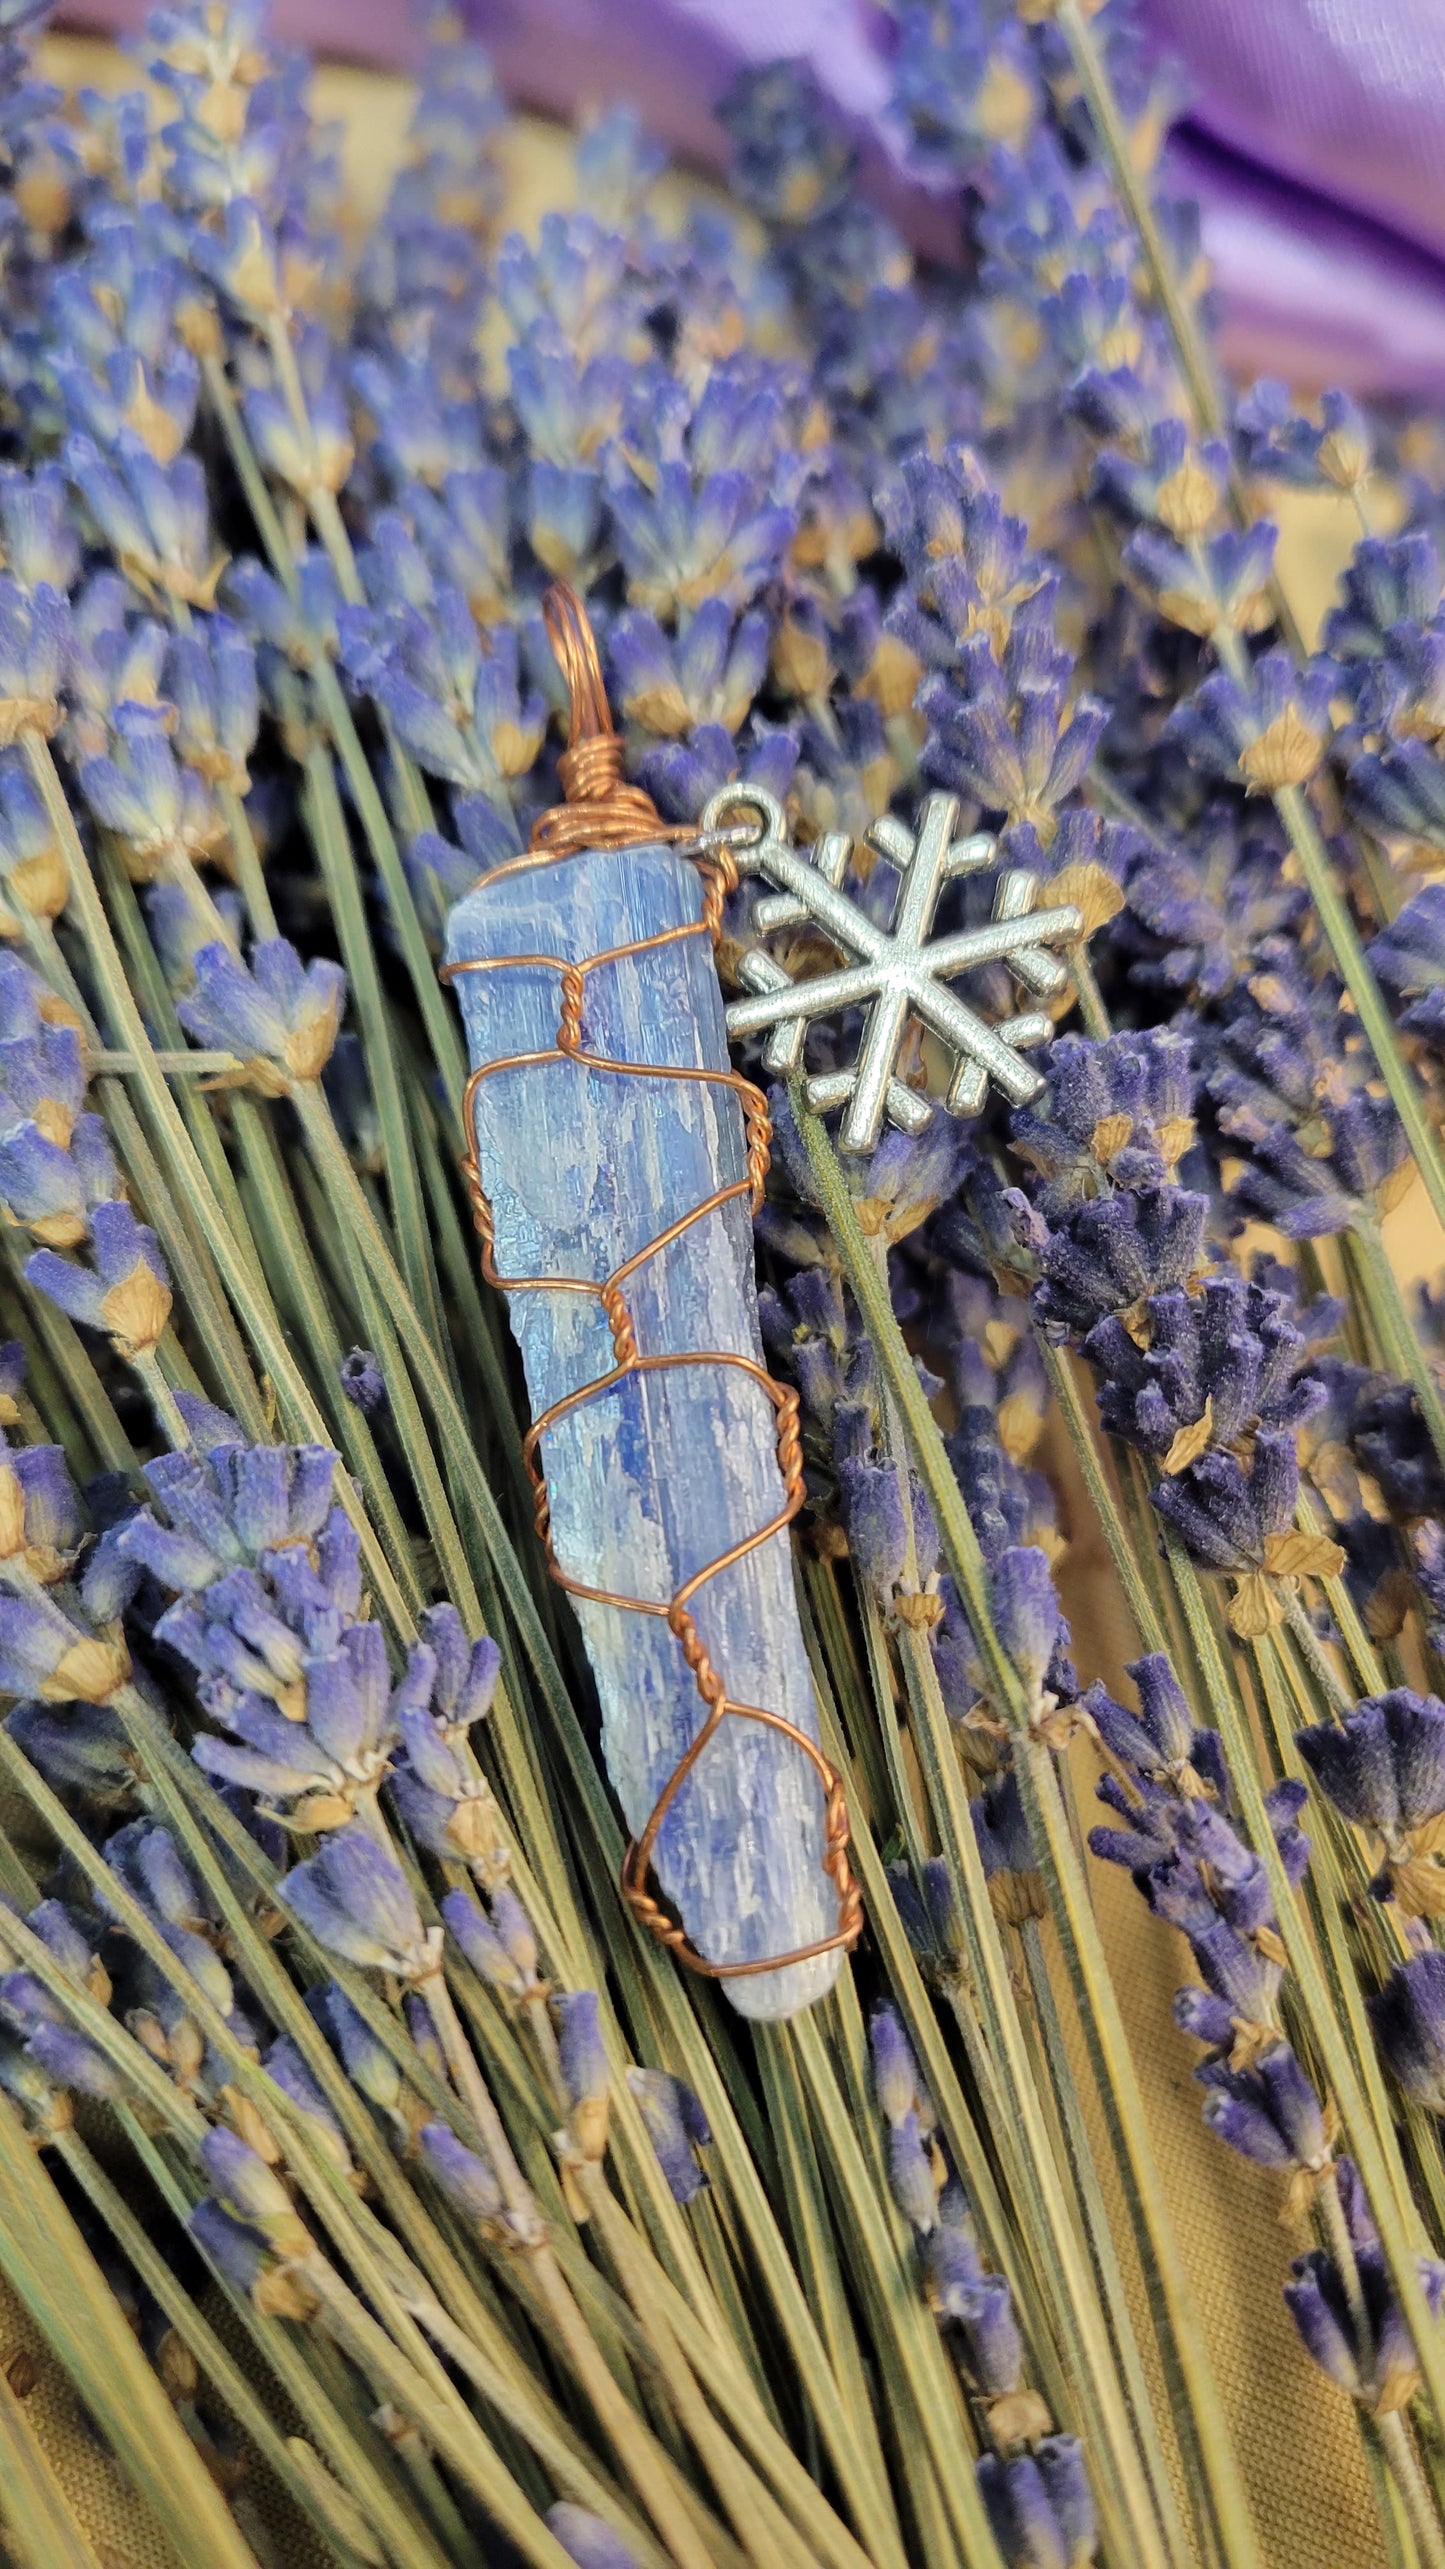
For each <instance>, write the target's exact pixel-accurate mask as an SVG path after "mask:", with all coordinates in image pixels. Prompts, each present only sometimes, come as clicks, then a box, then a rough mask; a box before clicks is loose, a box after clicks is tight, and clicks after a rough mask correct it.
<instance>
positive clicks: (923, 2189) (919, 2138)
mask: <svg viewBox="0 0 1445 2569" xmlns="http://www.w3.org/2000/svg"><path fill="white" fill-rule="evenodd" d="M888 2181H889V2184H890V2185H891V2186H892V2188H893V2200H894V2202H895V2203H896V2204H897V2206H898V2209H899V2211H900V2212H901V2213H903V2215H904V2216H905V2218H906V2219H907V2220H909V2221H911V2222H912V2224H913V2227H914V2229H915V2230H921V2231H922V2232H923V2233H924V2234H925V2236H926V2235H927V2233H928V2232H929V2231H930V2230H931V2229H932V2228H933V2226H934V2223H935V2222H936V2220H937V2218H938V2195H937V2189H936V2187H935V2185H934V2182H933V2161H932V2158H931V2156H930V2155H929V2151H928V2149H927V2146H926V2144H925V2142H924V2139H923V2134H922V2130H921V2128H920V2126H919V2120H918V2115H917V2112H916V2110H915V2109H913V2108H911V2107H910V2109H909V2111H908V2112H907V2113H906V2114H905V2115H903V2116H902V2117H901V2118H900V2120H899V2121H898V2122H896V2123H892V2124H890V2125H889V2128H888Z"/></svg>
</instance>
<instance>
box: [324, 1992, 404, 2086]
mask: <svg viewBox="0 0 1445 2569" xmlns="http://www.w3.org/2000/svg"><path fill="white" fill-rule="evenodd" d="M306 2004H307V2006H308V2007H309V2008H310V2010H311V2013H312V2015H313V2016H314V2017H315V2019H316V2021H317V2023H318V2025H320V2027H321V2028H322V2031H323V2032H324V2033H325V2034H326V2035H327V2036H328V2037H329V2039H330V2041H331V2042H332V2043H333V2044H334V2046H335V2048H336V2050H337V2051H338V2053H339V2054H340V2056H341V2062H342V2066H343V2068H344V2069H345V2071H346V2075H347V2077H348V2078H349V2079H350V2081H351V2084H352V2086H353V2087H355V2088H359V2090H360V2092H361V2094H362V2095H363V2096H364V2097H365V2098H366V2099H367V2102H368V2103H369V2104H371V2105H375V2106H378V2107H379V2108H380V2109H381V2110H382V2111H383V2112H384V2113H395V2112H396V2111H397V2109H398V2107H399V2106H400V2103H401V2095H402V2081H401V2071H400V2070H399V2068H398V2067H397V2064H396V2062H395V2060H394V2059H393V2057H392V2055H391V2053H390V2052H389V2051H388V2050H387V2047H386V2045H385V2043H383V2042H382V2041H381V2040H380V2039H379V2037H378V2036H377V2035H375V2034H373V2032H372V2030H371V2028H370V2026H369V2025H368V2024H367V2022H366V2020H365V2018H364V2017H363V2016H361V2015H359V2014H358V2012H357V2010H356V2008H355V2007H354V2006H353V2004H352V2002H351V2000H350V1999H349V1998H348V1997H347V1995H346V1992H345V1990H344V1989H342V1988H340V1987H339V1986H338V1984H337V1982H335V1981H334V1980H331V1981H328V1982H327V1983H326V1984H325V1986H324V1987H323V1988H320V1989H308V1991H307V1992H306Z"/></svg>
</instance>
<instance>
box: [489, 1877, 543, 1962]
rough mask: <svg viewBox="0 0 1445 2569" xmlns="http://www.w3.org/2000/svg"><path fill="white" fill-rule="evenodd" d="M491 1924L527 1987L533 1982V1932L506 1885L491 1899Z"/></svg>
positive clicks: (528, 1920)
mask: <svg viewBox="0 0 1445 2569" xmlns="http://www.w3.org/2000/svg"><path fill="white" fill-rule="evenodd" d="M492 1924H493V1926H494V1927H495V1928H496V1930H497V1933H498V1935H499V1936H500V1937H501V1939H502V1942H503V1944H504V1945H505V1947H506V1949H507V1952H508V1954H509V1956H510V1958H511V1960H512V1962H513V1963H514V1964H515V1966H516V1968H517V1970H518V1971H519V1972H520V1973H521V1975H522V1978H523V1980H524V1981H525V1982H526V1984H527V1985H528V1987H531V1986H533V1985H534V1984H535V1982H536V1979H537V1964H538V1960H539V1955H538V1950H537V1935H536V1930H535V1928H534V1927H533V1925H532V1921H531V1919H530V1918H529V1917H528V1915H527V1912H526V1910H525V1909H524V1908H523V1906H522V1903H521V1901H520V1900H519V1899H518V1897H517V1895H516V1892H515V1891H513V1890H511V1889H510V1888H509V1887H508V1885H507V1884H506V1883H503V1885H502V1887H501V1889H500V1890H499V1891H496V1892H494V1893H493V1895H492Z"/></svg>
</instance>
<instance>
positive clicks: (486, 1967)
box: [442, 1891, 527, 1998]
mask: <svg viewBox="0 0 1445 2569" xmlns="http://www.w3.org/2000/svg"><path fill="white" fill-rule="evenodd" d="M442 1916H443V1918H444V1919H445V1921H446V1924H447V1929H448V1931H449V1933H450V1934H451V1935H453V1936H454V1937H455V1938H456V1941H457V1943H458V1944H459V1945H460V1946H461V1949H462V1951H463V1953H464V1954H465V1955H466V1958H467V1960H468V1962H469V1963H470V1964H471V1966H472V1969H473V1971H474V1972H476V1973H477V1975H478V1977H479V1978H480V1979H482V1980H485V1981H486V1982H487V1983H488V1984H489V1986H490V1987H491V1988H493V1989H501V1990H505V1991H506V1993H507V1995H508V1996H509V1997H511V1998H520V1996H521V1995H522V1992H523V1990H524V1989H525V1987H526V1985H527V1984H526V1980H525V1977H524V1975H523V1973H522V1972H521V1971H520V1970H519V1969H518V1966H517V1964H516V1963H515V1962H514V1961H513V1959H512V1956H511V1954H510V1953H509V1952H508V1950H507V1947H506V1945H505V1944H504V1943H503V1941H502V1938H501V1937H500V1935H499V1934H498V1933H497V1930H496V1928H495V1927H494V1926H493V1925H492V1922H491V1920H490V1919H489V1918H487V1917H484V1915H483V1913H482V1911H481V1909H480V1907H479V1906H478V1904H477V1902H476V1901H475V1900H474V1899H473V1897H472V1895H471V1893H470V1891H449V1892H448V1893H447V1896H446V1898H445V1899H444V1900H443V1902H442Z"/></svg>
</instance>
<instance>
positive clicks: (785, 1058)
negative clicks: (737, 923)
mask: <svg viewBox="0 0 1445 2569" xmlns="http://www.w3.org/2000/svg"><path fill="white" fill-rule="evenodd" d="M743 813H758V814H761V816H762V820H763V824H764V826H763V831H762V835H761V836H760V837H758V838H756V839H754V840H752V841H750V842H749V843H748V844H747V845H743V846H738V845H734V848H733V853H734V856H735V858H736V861H737V866H738V871H739V873H741V874H761V875H762V876H763V877H764V878H765V879H766V881H768V882H769V883H772V884H775V885H776V886H777V890H776V892H775V893H774V894H773V895H771V896H769V897H768V898H766V899H764V900H761V901H759V903H758V904H757V908H756V911H755V913H754V917H755V919H756V923H757V926H758V927H759V929H760V930H761V931H762V933H763V934H764V935H769V934H771V932H772V931H773V930H774V929H776V928H792V927H802V926H803V925H805V924H806V923H808V922H811V923H812V925H813V926H815V927H817V928H819V929H820V930H821V931H822V933H823V935H824V936H825V937H826V938H827V939H828V940H829V942H830V944H832V945H835V946H836V947H837V948H838V951H839V953H840V954H842V955H844V956H845V957H846V958H847V961H846V962H845V963H844V964H843V965H842V966H841V968H840V969H839V970H837V971H835V972H822V973H819V974H817V975H816V976H815V977H813V978H811V979H808V980H804V981H794V980H792V979H791V978H790V977H789V975H788V974H787V973H786V972H785V971H784V970H783V968H782V965H781V964H779V963H776V962H774V960H773V958H772V956H771V955H767V954H764V953H762V952H761V951H760V950H756V951H754V952H752V953H749V954H747V955H745V956H744V957H743V960H742V963H741V965H740V967H739V978H740V979H741V980H742V981H743V983H744V984H745V986H746V988H747V989H748V991H749V992H750V993H751V994H752V995H751V996H750V997H748V998H746V999H738V1000H735V1001H734V1002H733V1004H732V1005H731V1006H730V1007H729V1009H728V1011H727V1025H728V1033H729V1034H730V1035H756V1034H762V1033H764V1032H766V1033H767V1036H768V1040H767V1043H766V1045H765V1046H764V1048H763V1062H764V1065H765V1067H766V1068H767V1069H768V1070H770V1071H776V1072H781V1073H783V1074H785V1075H788V1074H792V1075H796V1073H797V1072H798V1071H799V1070H800V1069H801V1068H802V1061H803V1045H804V1042H805V1040H806V1038H807V1032H808V1027H809V1025H810V1023H811V1022H812V1020H813V1019H814V1018H817V1017H831V1016H833V1015H834V1014H835V1013H836V1012H837V1011H838V1010H839V1009H842V1008H859V1007H861V1008H862V1009H863V1010H864V1012H865V1013H864V1020H863V1038H862V1042H861V1043H860V1045H859V1047H858V1058H857V1060H856V1061H855V1062H854V1063H853V1064H852V1065H851V1067H850V1068H849V1069H847V1070H838V1071H826V1072H822V1073H820V1074H818V1075H817V1076H815V1077H813V1078H810V1079H809V1080H808V1081H807V1083H806V1087H805V1094H806V1097H807V1100H808V1104H809V1105H810V1106H811V1107H812V1109H813V1111H814V1113H815V1114H819V1115H821V1114H825V1113H826V1112H827V1111H828V1109H829V1108H830V1107H834V1106H844V1107H846V1108H847V1113H846V1114H845V1116H844V1119H843V1123H842V1126H841V1128H840V1131H839V1135H838V1142H839V1147H840V1149H842V1150H845V1151H871V1150H872V1149H873V1148H874V1147H875V1145H876V1143H877V1141H878V1137H879V1134H880V1133H881V1131H882V1129H883V1119H884V1116H885V1115H887V1117H888V1118H889V1120H890V1121H891V1122H892V1123H894V1124H897V1125H899V1126H900V1127H901V1128H902V1130H903V1131H904V1132H905V1133H916V1132H919V1131H921V1130H922V1128H923V1126H924V1125H925V1124H926V1123H927V1122H928V1120H929V1117H930V1115H931V1113H932V1111H933V1110H932V1108H931V1106H930V1104H929V1102H928V1100H927V1099H926V1098H924V1097H920V1096H919V1094H918V1092H917V1090H916V1089H912V1088H906V1087H905V1086H904V1084H903V1082H902V1081H901V1080H900V1079H899V1078H898V1077H897V1076H896V1067H897V1062H898V1054H899V1048H900V1046H901V1044H902V1042H903V1037H904V1034H905V1031H906V1029H907V1026H908V1021H909V1019H910V1017H916V1018H918V1019H919V1020H920V1022H921V1023H922V1024H923V1025H924V1026H926V1027H928V1028H929V1029H930V1031H931V1032H932V1033H933V1034H935V1035H936V1036H938V1038H939V1039H940V1041H941V1042H942V1043H944V1044H945V1045H947V1047H948V1049H949V1051H950V1052H951V1053H952V1054H953V1056H954V1059H955V1062H956V1065H957V1066H956V1068H955V1070H954V1074H953V1078H952V1080H951V1082H950V1084H949V1088H948V1093H947V1096H946V1097H945V1099H944V1104H945V1105H946V1106H947V1108H948V1110H949V1112H950V1114H953V1115H976V1114H977V1113H978V1111H979V1109H980V1107H981V1106H982V1105H983V1103H984V1100H985V1099H986V1097H987V1095H988V1091H989V1085H990V1082H992V1083H993V1085H994V1086H995V1087H997V1088H999V1089H1001V1090H1002V1092H1003V1094H1004V1096H1005V1097H1007V1098H1008V1099H1009V1101H1010V1103H1011V1104H1012V1105H1015V1106H1023V1105H1026V1104H1027V1103H1028V1101H1029V1099H1030V1098H1031V1097H1036V1096H1037V1095H1038V1092H1039V1090H1040V1089H1041V1088H1042V1086H1043V1081H1042V1079H1041V1078H1040V1076H1039V1074H1038V1072H1037V1071H1035V1070H1031V1069H1030V1068H1029V1066H1028V1064H1027V1063H1026V1062H1024V1061H1021V1060H1020V1058H1019V1056H1020V1054H1021V1053H1023V1052H1025V1051H1026V1050H1027V1049H1028V1047H1029V1046H1030V1045H1031V1044H1040V1043H1042V1042H1043V1041H1044V1039H1045V1037H1046V1036H1047V1035H1048V1034H1049V1033H1050V1031H1051V1025H1052V1021H1051V1020H1050V1019H1049V1018H1048V1017H1047V1016H1045V1015H1044V1014H1043V1013H1042V1012H1041V1011H1039V1010H1032V1011H1029V1012H1027V1013H1025V1014H1023V1015H1019V1016H1015V1017H1007V1018H1005V1019H1004V1021H1003V1023H1002V1024H1001V1025H997V1026H990V1025H988V1024H987V1023H986V1022H985V1020H984V1019H983V1018H982V1017H980V1016H978V1015H977V1013H976V1012H975V1011H974V1010H973V1009H972V1008H969V1007H967V1006H966V1005H965V1004H964V1002H963V1000H961V999H960V998H959V997H958V996H957V994H956V993H955V992H954V991H952V990H948V989H945V988H944V983H945V982H946V981H949V980H952V978H953V977H954V976H955V974H957V973H961V972H967V971H969V970H971V969H972V968H973V967H975V966H976V965H978V964H982V963H1006V964H1007V965H1008V967H1009V969H1010V971H1011V972H1012V973H1013V975H1014V977H1015V979H1016V980H1017V981H1020V982H1022V983H1023V985H1024V987H1025V989H1026V990H1028V991H1030V992H1031V993H1032V994H1033V996H1034V997H1035V998H1036V999H1049V998H1054V997H1056V996H1057V994H1058V993H1059V992H1060V991H1061V990H1063V989H1064V988H1065V987H1066V985H1067V982H1068V973H1067V971H1066V970H1065V967H1064V966H1063V964H1062V963H1060V961H1059V960H1058V957H1057V956H1056V955H1053V954H1050V953H1049V952H1048V951H1047V949H1048V948H1049V947H1050V946H1057V945H1067V944H1069V943H1070V942H1071V941H1072V940H1073V939H1075V938H1077V937H1079V936H1080V935H1081V934H1082V932H1083V925H1084V922H1083V918H1082V915H1081V913H1080V912H1079V911H1078V910H1076V909H1075V908H1074V907H1073V906H1072V904H1068V905H1066V906H1060V907H1059V908H1056V909H1048V910H1036V909H1035V908H1034V907H1033V902H1034V897H1035V895H1036V893H1037V891H1038V888H1039V887H1038V879H1037V877H1036V876H1035V875H1032V874H1028V873H1025V872H1024V871H1023V870H1022V869H1020V868H1016V867H1015V868H1008V869H1005V871H1004V872H1002V873H1001V874H1000V875H999V877H998V884H997V889H996V890H995V893H994V902H993V917H992V919H991V920H990V921H989V923H988V925H987V926H986V927H982V928H964V929H960V930H959V932H958V933H957V935H955V936H950V937H934V938H933V939H932V940H931V941H930V939H929V933H928V932H929V929H930V928H931V927H932V925H933V915H934V912H935V910H936V909H937V907H938V902H939V897H940V895H941V893H942V891H943V887H944V885H945V884H946V883H950V882H952V881H954V880H955V879H956V878H957V877H958V876H960V875H965V874H981V873H985V872H987V870H988V869H989V868H990V867H991V866H992V865H993V864H994V862H995V858H996V854H997V850H996V846H995V842H994V840H993V839H992V838H990V837H989V836H988V835H987V833H986V832H983V833H977V834H975V835H974V836H973V837H971V838H955V837H954V835H953V833H954V829H955V827H956V825H957V821H958V804H957V801H956V799H955V797H954V796H953V795H952V794H930V795H929V797H928V800H927V801H926V803H925V804H924V805H923V808H922V811H921V812H920V814H919V821H918V829H917V833H916V835H915V834H914V833H913V832H911V831H909V830H907V829H905V827H904V825H903V823H902V822H901V821H896V820H893V819H891V818H890V819H884V820H881V821H876V822H875V823H874V825H873V827H872V829H871V830H870V831H869V832H868V844H869V845H870V847H872V848H873V849H874V850H875V851H876V853H877V854H878V855H879V856H881V857H882V858H883V859H884V860H885V862H886V863H887V864H889V865H891V866H892V867H894V869H895V870H896V872H897V874H898V876H899V888H898V897H897V899H896V901H895V902H894V905H893V917H892V920H891V922H890V924H889V926H888V927H886V928H881V927H879V926H878V925H877V923H876V922H875V921H874V920H872V919H870V918H869V917H868V916H867V914H866V912H865V911H863V910H860V909H859V907H858V904H857V902H856V901H851V900H850V899H849V898H848V895H847V894H846V892H845V891H844V890H843V883H844V879H845V877H846V875H847V871H848V860H849V857H850V855H851V853H852V843H851V841H850V840H849V839H847V838H845V837H843V836H842V835H840V834H838V833H833V834H830V835H829V836H828V837H826V838H823V839H820V840H819V841H818V843H817V845H816V846H815V847H814V848H812V849H811V850H810V851H809V853H808V854H807V855H806V856H800V855H799V854H798V852H797V850H796V849H795V848H792V847H790V846H789V845H788V839H787V823H786V822H785V820H784V818H783V814H782V811H781V809H780V807H779V805H778V804H777V802H776V801H775V800H774V798H773V796H772V795H771V794H767V793H764V792H762V791H760V790H759V789H758V788H757V787H755V786H750V785H746V786H745V785H732V786H725V787H724V788H723V791H722V792H721V793H720V794H716V795H714V797H713V800H712V801H711V802H710V803H709V805H708V807H707V810H706V812H705V813H704V814H703V824H702V825H703V829H704V831H708V830H712V829H724V828H728V826H729V823H730V822H735V821H736V820H737V819H738V817H739V816H740V815H742V814H743ZM729 836H731V832H730V830H729Z"/></svg>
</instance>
